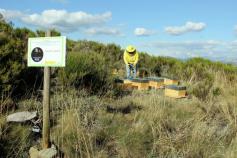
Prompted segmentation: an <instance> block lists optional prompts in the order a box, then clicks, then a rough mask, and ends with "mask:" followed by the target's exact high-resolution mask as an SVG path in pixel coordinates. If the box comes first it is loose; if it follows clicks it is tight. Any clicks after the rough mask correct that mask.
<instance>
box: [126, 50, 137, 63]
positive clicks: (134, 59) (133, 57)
mask: <svg viewBox="0 0 237 158" xmlns="http://www.w3.org/2000/svg"><path fill="white" fill-rule="evenodd" d="M138 57H139V55H138V53H137V52H136V53H135V54H134V55H131V54H129V53H128V52H127V51H124V53H123V60H124V62H125V64H126V65H129V64H133V65H136V64H137V62H138Z"/></svg>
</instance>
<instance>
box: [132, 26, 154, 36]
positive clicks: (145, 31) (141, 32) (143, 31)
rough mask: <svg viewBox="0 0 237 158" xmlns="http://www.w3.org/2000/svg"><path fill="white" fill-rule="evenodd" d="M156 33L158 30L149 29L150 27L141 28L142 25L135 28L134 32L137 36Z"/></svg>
mask: <svg viewBox="0 0 237 158" xmlns="http://www.w3.org/2000/svg"><path fill="white" fill-rule="evenodd" d="M155 33H156V32H155V31H153V30H148V29H145V28H141V27H139V28H136V29H135V30H134V34H135V35H136V36H150V35H153V34H155Z"/></svg>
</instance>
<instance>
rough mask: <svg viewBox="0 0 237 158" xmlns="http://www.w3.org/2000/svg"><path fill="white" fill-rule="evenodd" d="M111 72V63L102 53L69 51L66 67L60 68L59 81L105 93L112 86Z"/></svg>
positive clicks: (66, 84) (63, 83) (65, 84)
mask: <svg viewBox="0 0 237 158" xmlns="http://www.w3.org/2000/svg"><path fill="white" fill-rule="evenodd" d="M110 74H111V73H110V69H109V64H108V63H107V62H106V61H105V58H104V57H103V56H102V55H101V54H98V53H96V52H88V53H81V52H77V53H69V54H68V57H67V63H66V67H65V68H63V69H60V70H59V81H60V82H61V84H62V85H64V86H74V87H76V88H86V89H87V90H89V91H90V92H92V93H98V92H99V93H103V92H105V91H106V90H107V89H109V87H110V86H111V83H112V82H111V76H110Z"/></svg>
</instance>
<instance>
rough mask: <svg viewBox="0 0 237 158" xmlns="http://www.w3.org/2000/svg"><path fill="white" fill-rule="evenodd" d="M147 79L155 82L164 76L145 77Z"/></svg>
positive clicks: (161, 79)
mask: <svg viewBox="0 0 237 158" xmlns="http://www.w3.org/2000/svg"><path fill="white" fill-rule="evenodd" d="M147 79H148V80H149V81H157V82H160V81H164V78H162V77H147Z"/></svg>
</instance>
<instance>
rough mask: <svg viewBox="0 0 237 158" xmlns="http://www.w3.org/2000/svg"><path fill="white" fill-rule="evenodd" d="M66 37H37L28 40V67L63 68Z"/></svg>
mask: <svg viewBox="0 0 237 158" xmlns="http://www.w3.org/2000/svg"><path fill="white" fill-rule="evenodd" d="M65 60H66V37H65V36H59V37H37V38H29V39H28V66H29V67H45V66H49V67H64V66H65Z"/></svg>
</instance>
